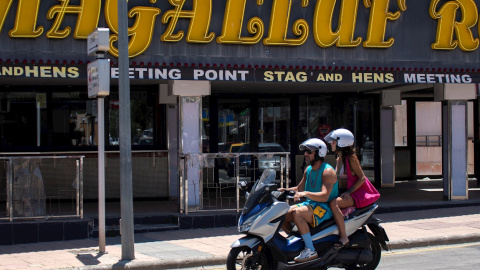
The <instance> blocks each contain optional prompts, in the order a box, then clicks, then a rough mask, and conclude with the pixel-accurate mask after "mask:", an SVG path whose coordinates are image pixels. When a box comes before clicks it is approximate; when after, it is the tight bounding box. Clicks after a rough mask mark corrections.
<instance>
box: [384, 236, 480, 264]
mask: <svg viewBox="0 0 480 270" xmlns="http://www.w3.org/2000/svg"><path fill="white" fill-rule="evenodd" d="M479 254H480V243H479V242H476V243H468V244H459V245H445V246H435V247H429V248H419V249H409V250H394V251H389V252H384V253H383V254H382V260H381V261H380V265H379V266H378V267H377V269H378V270H387V269H388V270H391V269H395V270H411V269H422V270H433V269H435V270H447V269H448V270H450V269H462V270H470V269H472V270H473V269H480V256H478V255H479Z"/></svg>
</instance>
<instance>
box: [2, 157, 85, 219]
mask: <svg viewBox="0 0 480 270" xmlns="http://www.w3.org/2000/svg"><path fill="white" fill-rule="evenodd" d="M83 159H84V156H28V157H21V156H15V157H0V183H3V184H2V185H1V186H0V195H4V196H1V197H0V205H2V204H4V206H5V208H3V207H2V208H3V209H6V210H5V213H4V214H3V215H2V212H0V220H1V219H7V220H9V221H13V220H14V219H39V218H41V219H50V218H57V217H62V218H64V217H76V218H80V219H82V218H83ZM65 205H66V206H67V207H65ZM47 206H48V207H47ZM52 206H53V208H52Z"/></svg>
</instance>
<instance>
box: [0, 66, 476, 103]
mask: <svg viewBox="0 0 480 270" xmlns="http://www.w3.org/2000/svg"><path fill="white" fill-rule="evenodd" d="M104 60H105V59H104ZM99 68H100V67H98V66H97V62H96V61H95V62H91V63H89V64H88V68H87V66H86V65H75V66H71V65H49V64H43V65H41V64H38V65H31V64H14V63H2V64H0V79H2V78H37V79H39V78H40V79H44V80H51V79H88V81H89V96H90V85H91V86H92V87H97V90H98V91H99V93H98V95H108V94H109V92H108V90H109V89H108V88H109V87H106V86H103V87H102V86H101V85H99V79H100V78H99V77H98V70H99ZM101 68H104V69H105V70H110V71H109V73H108V72H107V74H109V75H110V79H111V80H116V79H118V76H119V72H118V67H116V66H112V67H111V68H110V64H107V65H106V66H103V67H101ZM129 77H130V79H136V80H158V81H161V80H202V81H204V80H207V81H234V82H296V83H385V84H398V83H401V84H403V83H459V84H462V83H480V72H478V71H477V70H472V71H470V70H469V71H468V72H466V71H443V70H437V71H406V70H381V71H380V70H374V71H373V70H351V69H345V70H335V69H333V70H331V69H322V68H293V69H282V68H242V67H184V66H132V67H130V68H129ZM103 79H106V81H109V79H108V77H104V78H103ZM103 81H105V80H103ZM92 91H94V89H93V88H92ZM95 91H96V90H95ZM92 93H93V92H92ZM92 96H93V94H92Z"/></svg>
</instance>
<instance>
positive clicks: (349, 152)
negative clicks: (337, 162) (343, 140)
mask: <svg viewBox="0 0 480 270" xmlns="http://www.w3.org/2000/svg"><path fill="white" fill-rule="evenodd" d="M337 152H341V153H342V162H343V164H345V160H346V159H347V157H351V156H353V157H355V158H357V155H356V154H357V153H356V151H355V148H353V146H346V147H338V146H337Z"/></svg>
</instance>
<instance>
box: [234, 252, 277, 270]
mask: <svg viewBox="0 0 480 270" xmlns="http://www.w3.org/2000/svg"><path fill="white" fill-rule="evenodd" d="M270 268H271V264H270V260H269V258H268V255H267V254H266V253H265V252H263V251H260V252H257V253H256V254H253V252H252V250H251V249H250V248H249V247H236V248H232V249H231V250H230V253H228V257H227V270H239V269H242V270H260V269H261V270H270Z"/></svg>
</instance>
